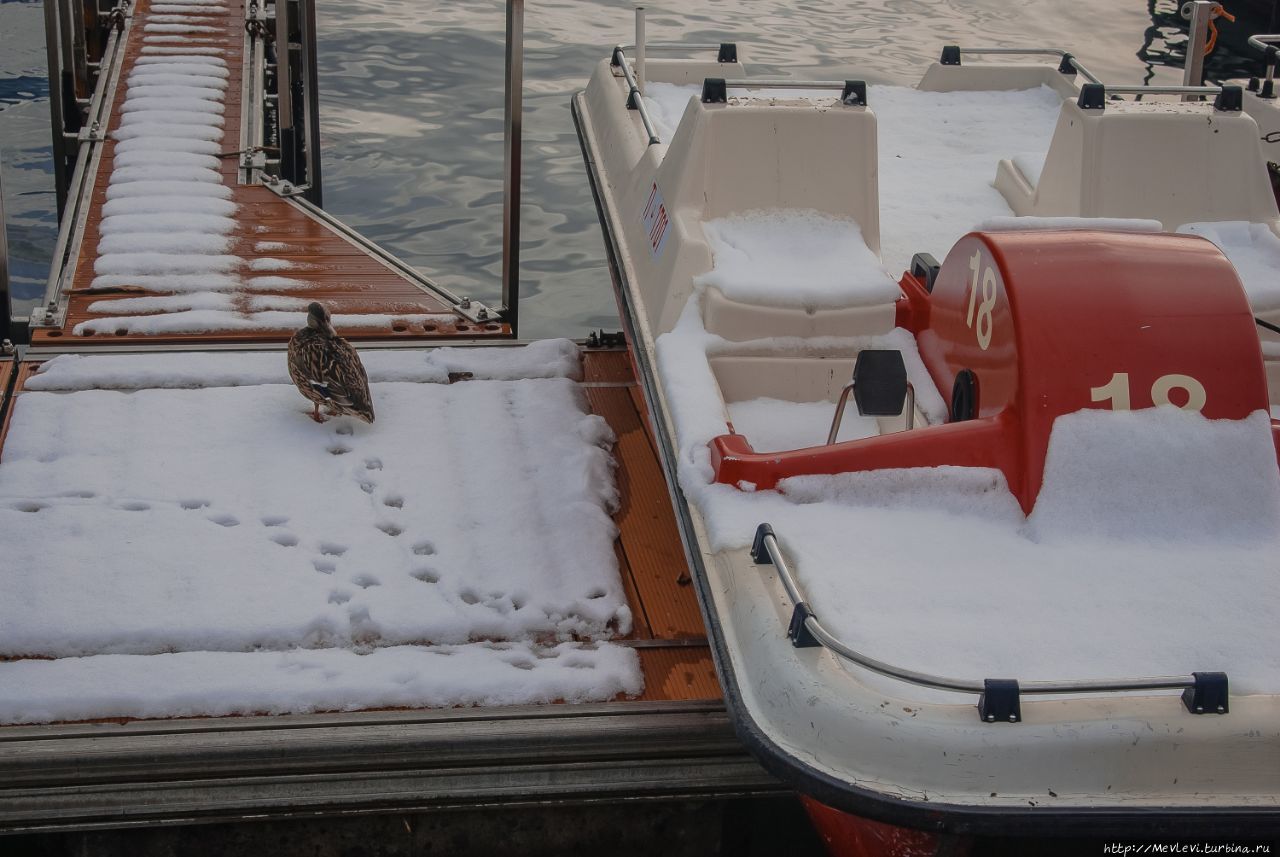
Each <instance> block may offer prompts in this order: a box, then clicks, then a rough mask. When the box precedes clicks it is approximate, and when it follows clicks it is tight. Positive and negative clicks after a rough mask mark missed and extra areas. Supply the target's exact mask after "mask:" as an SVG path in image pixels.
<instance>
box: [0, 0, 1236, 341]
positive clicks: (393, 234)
mask: <svg viewBox="0 0 1280 857" xmlns="http://www.w3.org/2000/svg"><path fill="white" fill-rule="evenodd" d="M317 2H318V4H319V16H320V21H319V31H320V51H319V55H320V90H321V136H322V138H323V139H322V142H323V152H324V201H325V207H326V208H327V209H329V210H330V211H332V212H333V213H335V214H337V215H338V216H340V217H342V218H343V219H345V220H346V221H347V222H349V223H351V224H352V225H353V226H355V227H356V228H358V229H359V230H360V231H361V232H363V233H364V234H366V235H367V236H369V237H370V238H372V239H374V240H376V241H378V242H380V243H382V244H384V245H385V246H386V247H388V248H389V249H391V250H392V251H393V252H395V253H396V254H398V255H399V256H401V257H402V258H404V259H405V260H406V261H408V262H409V263H410V264H412V265H415V266H416V267H418V268H420V269H422V270H423V271H425V272H427V273H428V274H430V275H431V276H433V277H435V278H436V279H437V280H439V281H440V282H441V283H442V284H444V285H446V286H448V287H450V288H452V289H453V290H454V291H456V292H459V293H463V294H471V295H474V296H476V297H479V298H481V299H483V300H487V301H495V300H497V297H498V294H499V277H500V275H501V265H502V262H501V228H502V227H501V217H502V75H503V35H504V24H505V19H504V8H505V5H504V3H503V2H499V0H471V1H470V2H460V0H453V2H432V0H342V2H338V0H317ZM631 8H632V5H631V4H629V3H606V2H589V0H553V1H552V2H540V0H527V8H526V17H525V139H524V157H525V167H524V175H525V181H524V200H523V209H522V235H523V244H522V277H521V280H522V284H521V288H522V297H523V300H522V314H521V317H522V330H521V334H522V335H523V336H526V337H530V338H534V337H543V336H553V335H566V336H582V335H585V334H586V333H587V331H588V330H590V329H591V328H593V327H615V326H616V324H617V322H616V314H615V310H614V303H613V297H612V294H611V291H610V284H609V273H608V270H607V268H606V267H605V262H604V250H603V246H602V243H601V239H600V232H599V226H598V224H597V221H596V213H595V208H594V204H593V203H592V201H591V192H590V189H589V187H588V185H587V181H586V176H585V173H584V171H583V166H582V156H581V152H580V150H579V148H578V142H577V137H576V136H575V134H574V130H573V121H572V119H571V118H570V115H569V97H570V95H571V94H572V93H573V92H574V91H576V90H577V89H580V88H582V87H583V86H584V85H585V83H586V80H587V77H588V76H589V74H590V72H591V69H592V68H593V66H594V64H595V63H596V62H598V61H599V60H601V59H602V58H604V57H606V56H607V53H608V49H609V47H610V46H611V45H613V44H616V43H619V42H630V41H632V38H633V35H634V33H633V29H632V28H633V18H632V12H631ZM1173 9H1174V2H1173V0H1070V2H1062V0H1023V2H1018V3H1013V2H1009V0H870V2H854V0H810V2H784V0H707V1H706V2H700V3H672V4H670V5H669V6H663V5H661V4H650V5H649V14H648V35H649V39H650V40H651V41H674V40H687V41H694V42H711V41H721V40H736V41H737V42H738V43H739V50H740V54H741V56H742V59H743V61H744V62H745V63H747V65H748V66H749V67H750V68H752V69H754V70H756V71H765V72H768V73H771V74H779V75H791V76H796V77H800V76H808V77H813V76H817V75H818V73H819V72H820V75H821V76H822V77H824V78H836V79H841V78H845V77H864V78H867V79H869V80H871V81H873V82H888V83H902V84H909V83H913V82H914V81H915V80H917V79H918V78H919V76H920V75H921V74H922V73H923V71H924V68H925V66H926V65H927V63H929V62H930V61H932V60H933V59H934V58H935V57H936V56H937V53H938V50H939V48H940V47H941V46H942V45H944V44H953V43H958V44H962V45H972V46H976V45H979V44H982V45H1004V46H1054V47H1061V48H1064V49H1067V50H1071V51H1073V52H1074V53H1075V54H1076V56H1078V57H1079V58H1080V59H1081V61H1083V62H1084V63H1085V64H1086V65H1087V66H1089V67H1090V69H1091V70H1093V71H1094V72H1095V73H1097V74H1098V75H1099V76H1101V77H1102V78H1103V79H1104V80H1108V81H1112V82H1117V83H1119V82H1125V83H1140V82H1143V81H1147V82H1153V83H1179V82H1181V71H1180V69H1175V68H1168V67H1164V66H1162V65H1160V64H1159V63H1160V62H1161V61H1162V60H1163V59H1165V58H1167V57H1168V56H1169V55H1170V53H1172V54H1173V59H1174V60H1175V61H1176V62H1179V63H1180V61H1181V43H1182V41H1183V37H1182V35H1181V34H1179V33H1177V32H1176V30H1175V28H1173V27H1172V26H1171V21H1170V20H1169V17H1168V14H1169V13H1170V12H1171V11H1172V10H1173ZM1140 54H1141V56H1140ZM1211 60H1212V61H1211V62H1210V64H1209V75H1210V77H1218V76H1226V75H1227V74H1239V73H1249V72H1252V71H1253V67H1252V64H1251V63H1245V62H1244V61H1243V60H1242V59H1241V58H1239V57H1235V56H1232V55H1230V54H1229V53H1227V52H1226V51H1224V50H1223V49H1222V48H1220V49H1219V52H1218V53H1217V54H1215V56H1214V57H1213V58H1211ZM46 93H47V85H46V81H45V58H44V46H43V43H42V14H41V7H40V4H39V3H38V2H32V0H0V157H2V158H3V169H4V173H3V177H4V198H5V204H6V207H7V213H8V220H9V244H10V255H11V266H12V268H13V273H14V289H15V294H16V295H17V296H18V297H19V298H20V299H21V300H22V302H23V304H24V306H30V305H32V304H33V303H34V301H35V300H36V299H37V298H38V296H39V295H40V294H42V293H43V290H44V279H45V276H46V272H47V270H46V269H47V266H48V261H49V254H50V251H51V249H52V247H53V243H54V240H55V237H56V228H57V227H56V222H55V215H54V212H53V208H54V204H53V194H52V168H51V167H50V165H49V161H48V121H49V112H48V101H47V95H46Z"/></svg>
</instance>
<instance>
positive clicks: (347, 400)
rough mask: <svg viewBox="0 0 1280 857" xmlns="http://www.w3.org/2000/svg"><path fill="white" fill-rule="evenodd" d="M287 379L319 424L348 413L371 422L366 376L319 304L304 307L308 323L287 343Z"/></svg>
mask: <svg viewBox="0 0 1280 857" xmlns="http://www.w3.org/2000/svg"><path fill="white" fill-rule="evenodd" d="M289 377H290V378H292V379H293V383H295V384H297V385H298V390H299V392H301V393H302V395H304V396H306V397H307V399H308V400H310V401H311V403H312V404H314V405H315V408H314V409H313V410H312V412H311V414H310V415H309V416H310V417H311V419H313V420H315V421H316V422H318V423H323V422H324V421H325V419H326V417H324V416H322V415H321V413H320V406H321V405H324V406H325V408H326V410H327V411H328V412H329V414H330V415H331V416H337V415H340V414H347V415H350V416H353V417H357V418H358V419H362V420H364V421H365V422H366V423H372V422H373V399H372V397H371V396H370V395H369V376H368V375H367V374H365V371H364V364H362V363H361V362H360V355H359V354H358V353H357V352H356V350H355V349H354V348H352V347H351V343H349V342H347V341H346V340H345V339H343V338H342V337H341V336H339V335H338V332H337V331H336V330H334V329H333V322H332V320H331V319H330V317H329V311H328V310H327V309H325V308H324V306H323V305H321V304H319V303H315V302H312V304H311V305H310V306H309V307H307V324H306V327H303V328H302V329H300V330H299V331H298V332H297V333H295V334H294V335H293V337H292V338H291V339H290V340H289Z"/></svg>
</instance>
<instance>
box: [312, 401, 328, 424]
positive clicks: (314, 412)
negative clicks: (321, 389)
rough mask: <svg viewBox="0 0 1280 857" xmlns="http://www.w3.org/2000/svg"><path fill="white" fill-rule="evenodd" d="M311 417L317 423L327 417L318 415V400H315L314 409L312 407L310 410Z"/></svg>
mask: <svg viewBox="0 0 1280 857" xmlns="http://www.w3.org/2000/svg"><path fill="white" fill-rule="evenodd" d="M311 419H313V420H315V421H316V422H318V423H323V422H324V421H325V419H327V418H326V417H322V416H320V403H319V402H316V406H315V408H314V409H312V411H311Z"/></svg>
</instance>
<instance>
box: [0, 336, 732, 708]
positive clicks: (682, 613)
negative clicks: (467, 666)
mask: <svg viewBox="0 0 1280 857" xmlns="http://www.w3.org/2000/svg"><path fill="white" fill-rule="evenodd" d="M583 358H584V378H583V387H584V391H585V393H586V396H587V400H588V402H589V403H590V406H591V410H592V412H593V413H595V414H597V415H599V416H601V417H603V418H604V419H605V421H606V422H608V424H609V427H610V428H611V429H613V432H614V434H615V435H616V437H617V442H616V444H615V445H614V449H613V454H614V459H615V460H616V461H617V465H618V469H617V473H616V478H617V483H618V494H619V499H620V503H619V507H618V511H617V512H616V513H615V514H614V516H613V520H614V523H615V524H616V525H617V527H618V540H617V542H616V543H615V550H616V552H617V556H618V566H619V571H620V573H621V575H622V582H623V586H624V587H625V589H626V592H627V601H628V605H629V606H630V608H631V614H632V616H633V619H634V621H633V629H632V632H631V634H630V635H629V636H628V637H626V638H624V639H623V640H622V642H623V643H624V644H629V645H632V646H634V647H635V649H636V653H637V655H639V658H640V664H641V668H642V669H643V672H644V680H645V689H644V693H643V694H642V695H640V696H639V697H637V698H635V699H636V701H644V702H652V701H659V700H678V701H690V700H719V699H720V698H721V692H720V685H719V683H718V682H717V679H716V673H715V665H714V663H713V662H712V659H711V651H710V649H709V648H708V644H707V639H706V629H705V626H704V625H703V620H702V614H701V613H700V611H699V607H698V600H697V595H696V593H695V592H694V587H693V586H692V585H690V583H689V580H690V578H689V570H688V565H687V563H686V560H685V556H684V550H683V548H682V546H681V543H680V535H679V531H678V530H677V529H676V520H675V515H674V513H673V512H672V509H671V501H670V498H669V496H668V494H667V485H666V482H665V480H664V478H663V474H662V468H661V466H660V465H659V463H658V457H657V450H656V448H655V446H654V443H653V437H652V435H651V434H650V427H649V420H648V416H647V411H646V409H645V406H644V399H643V397H642V395H641V393H640V388H639V386H638V385H637V384H636V380H635V377H634V375H633V374H632V368H631V361H630V359H629V357H628V354H627V352H626V351H621V350H601V351H594V350H588V351H585V352H584V355H583ZM39 365H40V364H39V362H37V361H32V360H28V361H24V362H23V363H21V364H19V365H18V366H16V367H15V366H14V364H13V363H11V362H0V404H2V403H6V402H8V404H9V405H10V406H9V407H7V408H5V409H4V420H3V423H0V460H3V457H4V445H3V444H4V438H5V436H6V434H7V433H8V428H9V421H10V419H11V417H12V413H13V411H14V409H15V408H17V407H20V406H21V401H20V400H21V398H22V395H23V385H24V384H25V382H26V380H27V379H28V378H30V377H31V376H32V375H34V374H35V373H36V371H37V370H38V369H39ZM9 391H12V392H9ZM10 398H11V399H12V401H11V402H10V401H8V400H9V399H10ZM628 701H629V700H627V699H626V698H624V697H619V698H618V700H617V702H618V703H626V702H628Z"/></svg>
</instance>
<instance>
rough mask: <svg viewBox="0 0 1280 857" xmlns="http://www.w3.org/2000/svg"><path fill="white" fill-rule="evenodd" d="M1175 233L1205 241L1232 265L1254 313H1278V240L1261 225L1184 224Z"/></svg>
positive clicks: (1279, 243)
mask: <svg viewBox="0 0 1280 857" xmlns="http://www.w3.org/2000/svg"><path fill="white" fill-rule="evenodd" d="M1178 231H1179V232H1185V233H1189V234H1191V235H1199V236H1201V237H1204V238H1207V239H1209V240H1210V241H1212V242H1213V243H1214V244H1217V245H1218V248H1219V249H1220V250H1222V252H1223V255H1225V256H1226V257H1227V258H1228V259H1230V260H1231V264H1232V265H1235V268H1236V273H1237V274H1239V275H1240V282H1241V283H1243V284H1244V289H1245V291H1246V292H1248V294H1249V303H1250V304H1251V305H1252V306H1253V309H1254V311H1255V312H1266V311H1268V310H1274V309H1280V274H1278V273H1277V272H1280V238H1277V237H1276V235H1275V233H1274V232H1272V231H1271V228H1270V227H1269V226H1267V225H1266V224H1265V223H1248V222H1246V221H1242V220H1235V221H1221V222H1217V223H1188V224H1186V225H1185V226H1180V227H1178Z"/></svg>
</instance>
